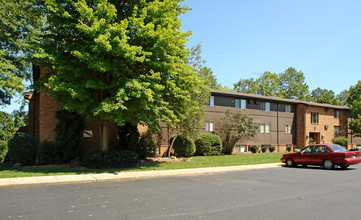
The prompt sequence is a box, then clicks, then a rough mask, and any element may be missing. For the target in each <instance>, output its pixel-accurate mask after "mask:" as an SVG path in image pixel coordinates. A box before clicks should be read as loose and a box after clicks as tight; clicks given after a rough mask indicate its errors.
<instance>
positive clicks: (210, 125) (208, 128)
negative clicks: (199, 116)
mask: <svg viewBox="0 0 361 220" xmlns="http://www.w3.org/2000/svg"><path fill="white" fill-rule="evenodd" d="M206 131H214V122H213V121H206Z"/></svg>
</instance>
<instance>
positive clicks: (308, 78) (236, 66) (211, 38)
mask: <svg viewBox="0 0 361 220" xmlns="http://www.w3.org/2000/svg"><path fill="white" fill-rule="evenodd" d="M183 4H186V5H188V6H189V7H190V8H192V10H191V11H188V12H187V13H186V14H184V15H182V16H181V19H182V24H183V27H182V31H192V33H193V34H192V36H190V37H189V41H188V43H187V46H188V47H192V46H195V45H196V44H197V43H201V45H202V58H203V59H204V60H206V61H207V63H206V66H208V67H210V68H211V69H212V71H213V73H214V74H215V75H216V76H217V79H218V82H219V83H221V84H222V85H223V86H227V87H229V88H231V89H232V88H233V84H234V83H237V82H238V81H239V80H240V79H249V78H258V77H259V76H260V75H261V74H262V73H264V72H265V71H270V72H272V73H277V74H279V73H282V72H283V71H285V70H286V69H287V68H288V67H294V68H295V69H296V70H297V71H302V72H303V74H304V76H305V82H306V83H307V84H308V85H309V90H310V91H312V90H313V89H316V88H317V87H320V88H321V89H328V90H332V91H334V92H335V93H336V94H339V93H340V92H341V91H342V90H344V89H349V87H350V86H351V85H355V84H356V83H357V82H358V80H361V77H360V76H361V13H360V11H361V1H359V0H337V1H335V0H222V1H220V0H185V1H184V2H183Z"/></svg>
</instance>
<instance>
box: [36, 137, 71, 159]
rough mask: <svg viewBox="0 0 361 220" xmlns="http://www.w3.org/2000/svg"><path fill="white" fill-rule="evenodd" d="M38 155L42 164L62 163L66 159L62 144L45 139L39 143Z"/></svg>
mask: <svg viewBox="0 0 361 220" xmlns="http://www.w3.org/2000/svg"><path fill="white" fill-rule="evenodd" d="M38 155H39V157H40V164H61V163H65V162H66V160H65V159H64V157H63V154H62V149H61V146H60V145H59V144H57V143H55V142H51V141H46V140H45V141H43V142H41V143H40V144H39V148H38Z"/></svg>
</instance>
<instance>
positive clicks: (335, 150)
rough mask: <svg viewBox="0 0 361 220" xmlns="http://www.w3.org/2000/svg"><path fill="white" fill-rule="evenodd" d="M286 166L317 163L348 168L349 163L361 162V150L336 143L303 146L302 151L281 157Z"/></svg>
mask: <svg viewBox="0 0 361 220" xmlns="http://www.w3.org/2000/svg"><path fill="white" fill-rule="evenodd" d="M281 161H282V163H286V166H288V167H293V166H296V165H299V164H300V165H302V166H307V165H317V166H323V167H324V168H325V169H327V170H330V169H333V168H334V167H335V166H340V167H341V168H342V169H346V168H347V167H348V166H349V165H353V164H358V163H361V152H359V151H348V150H346V149H345V148H343V147H341V146H340V145H336V144H317V145H310V146H307V147H305V148H303V149H302V150H301V151H300V152H297V153H289V154H284V155H283V156H282V158H281Z"/></svg>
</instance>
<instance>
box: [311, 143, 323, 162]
mask: <svg viewBox="0 0 361 220" xmlns="http://www.w3.org/2000/svg"><path fill="white" fill-rule="evenodd" d="M326 153H327V152H326V147H325V146H323V145H320V146H315V147H314V149H313V151H312V153H311V155H310V156H309V162H310V164H313V165H322V164H323V161H324V160H325V158H326V156H327V154H326Z"/></svg>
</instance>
